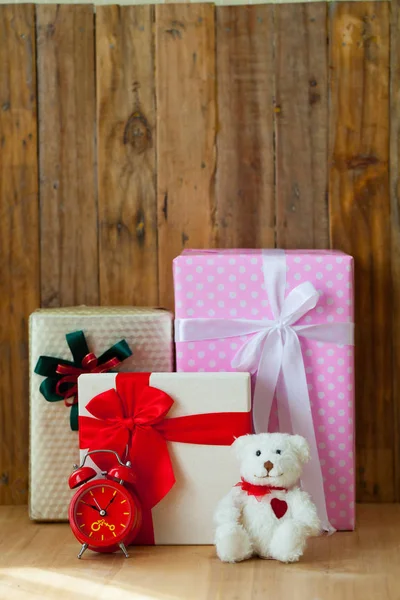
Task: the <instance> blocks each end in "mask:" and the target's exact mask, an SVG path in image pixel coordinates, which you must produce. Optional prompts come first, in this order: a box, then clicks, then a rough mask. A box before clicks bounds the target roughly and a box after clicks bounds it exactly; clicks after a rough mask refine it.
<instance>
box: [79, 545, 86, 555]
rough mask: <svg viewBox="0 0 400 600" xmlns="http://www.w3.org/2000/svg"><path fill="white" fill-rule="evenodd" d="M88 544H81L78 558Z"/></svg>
mask: <svg viewBox="0 0 400 600" xmlns="http://www.w3.org/2000/svg"><path fill="white" fill-rule="evenodd" d="M87 547H88V544H83V545H82V548H81V549H80V551H79V554H78V558H82V554H83V553H84V552H85V550H87Z"/></svg>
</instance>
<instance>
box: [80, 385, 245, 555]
mask: <svg viewBox="0 0 400 600" xmlns="http://www.w3.org/2000/svg"><path fill="white" fill-rule="evenodd" d="M149 380H150V374H149V373H135V374H132V373H118V374H117V375H116V389H111V390H107V391H106V392H103V393H101V394H98V395H97V396H95V397H94V398H92V399H91V400H90V401H89V402H88V404H87V405H86V409H87V410H88V411H89V412H90V413H91V414H92V415H93V417H95V418H94V419H93V418H91V417H84V416H81V417H79V431H80V447H81V448H85V449H86V448H88V449H89V450H101V449H104V448H107V449H109V450H115V452H117V453H118V454H119V456H121V457H124V458H125V459H129V460H130V461H131V462H132V466H133V469H134V471H135V474H136V476H137V485H136V491H137V493H138V495H139V497H140V501H141V503H142V506H143V508H144V513H145V514H144V518H143V526H142V531H141V532H140V534H139V537H138V538H136V540H135V541H136V543H145V544H154V532H153V526H152V521H151V512H150V511H151V509H152V508H153V506H155V505H156V504H158V502H160V501H161V500H162V499H163V498H164V497H165V496H166V495H167V494H168V492H169V491H170V489H171V488H172V486H173V485H174V483H175V476H174V471H173V468H172V463H171V458H170V455H169V452H168V445H167V441H170V442H184V443H191V444H204V445H217V446H229V445H231V444H232V442H233V441H234V439H235V438H236V437H239V436H241V435H245V434H246V433H250V432H251V417H250V413H248V412H237V413H234V412H233V413H208V414H195V415H188V416H184V417H174V418H166V417H167V414H168V412H169V410H170V409H171V407H172V405H173V402H174V401H173V399H172V398H171V397H170V396H169V395H168V394H166V393H165V392H163V391H162V390H159V389H157V388H154V387H151V386H150V385H149ZM96 463H97V464H98V466H99V467H100V468H101V469H102V470H108V469H109V468H111V466H112V465H113V464H114V463H113V459H112V458H111V459H109V458H108V457H107V455H100V458H99V459H97V457H96Z"/></svg>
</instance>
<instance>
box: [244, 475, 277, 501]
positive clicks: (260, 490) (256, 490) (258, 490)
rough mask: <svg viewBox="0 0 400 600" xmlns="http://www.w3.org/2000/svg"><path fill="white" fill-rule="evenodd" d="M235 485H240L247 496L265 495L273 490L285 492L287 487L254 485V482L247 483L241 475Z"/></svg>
mask: <svg viewBox="0 0 400 600" xmlns="http://www.w3.org/2000/svg"><path fill="white" fill-rule="evenodd" d="M236 487H241V488H242V490H243V491H244V492H246V493H247V495H248V496H255V497H256V498H258V497H260V498H262V497H263V496H266V495H267V494H270V493H271V492H273V491H274V490H277V491H280V492H287V489H286V488H284V487H274V486H273V485H255V484H254V483H249V482H248V481H245V480H244V479H243V477H242V481H239V483H237V484H236Z"/></svg>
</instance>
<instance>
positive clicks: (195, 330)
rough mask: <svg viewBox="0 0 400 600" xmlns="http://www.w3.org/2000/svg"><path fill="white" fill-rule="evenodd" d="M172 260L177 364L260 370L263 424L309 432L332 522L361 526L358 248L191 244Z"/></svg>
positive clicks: (316, 482) (311, 483) (322, 501)
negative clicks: (352, 251)
mask: <svg viewBox="0 0 400 600" xmlns="http://www.w3.org/2000/svg"><path fill="white" fill-rule="evenodd" d="M173 268H174V288H175V312H176V321H175V341H176V366H177V371H187V372H194V371H246V372H250V373H252V375H253V377H252V382H253V385H252V387H253V398H252V402H253V425H254V429H255V431H256V432H262V431H278V430H279V431H287V432H291V433H298V434H300V435H303V436H304V437H306V438H307V440H308V442H309V445H310V450H311V460H310V462H309V463H308V465H307V466H306V468H305V470H304V476H303V478H302V485H303V488H304V489H306V490H307V491H308V492H309V493H310V494H311V496H312V498H313V500H314V502H315V503H316V505H317V508H318V512H319V516H320V518H321V521H322V523H323V526H324V529H325V530H327V531H334V530H335V529H339V530H352V529H354V371H353V369H354V352H353V350H354V348H353V345H354V342H353V335H354V331H353V330H354V324H353V320H354V318H353V258H352V257H351V256H348V255H347V254H344V253H342V252H339V251H335V250H286V251H284V250H250V249H246V250H233V249H232V250H186V251H184V252H183V253H182V254H181V255H180V256H178V257H177V258H175V260H174V264H173Z"/></svg>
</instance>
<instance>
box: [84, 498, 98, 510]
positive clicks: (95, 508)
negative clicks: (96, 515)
mask: <svg viewBox="0 0 400 600" xmlns="http://www.w3.org/2000/svg"><path fill="white" fill-rule="evenodd" d="M81 502H82V504H86V506H89V507H90V508H93V509H94V510H97V512H100V510H101V509H100V508H97V506H94V505H93V504H88V503H87V502H85V501H84V500H81Z"/></svg>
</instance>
